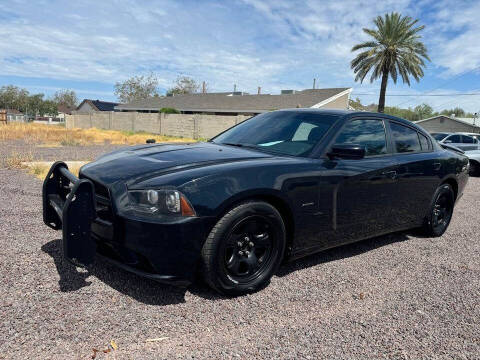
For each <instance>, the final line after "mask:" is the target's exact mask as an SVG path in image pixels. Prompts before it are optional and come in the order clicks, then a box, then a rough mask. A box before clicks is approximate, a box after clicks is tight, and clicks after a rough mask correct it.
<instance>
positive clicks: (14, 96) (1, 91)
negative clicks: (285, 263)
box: [0, 85, 29, 111]
mask: <svg viewBox="0 0 480 360" xmlns="http://www.w3.org/2000/svg"><path fill="white" fill-rule="evenodd" d="M28 95H29V94H28V91H27V90H26V89H21V88H19V87H17V86H14V85H6V86H2V87H1V88H0V108H2V109H16V110H19V111H25V108H26V105H27V101H28Z"/></svg>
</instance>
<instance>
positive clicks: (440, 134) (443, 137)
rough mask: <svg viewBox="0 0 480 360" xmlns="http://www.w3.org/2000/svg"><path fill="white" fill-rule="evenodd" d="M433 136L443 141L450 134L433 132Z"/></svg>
mask: <svg viewBox="0 0 480 360" xmlns="http://www.w3.org/2000/svg"><path fill="white" fill-rule="evenodd" d="M432 136H433V138H434V139H435V140H437V141H441V140H443V139H445V138H446V137H447V136H448V134H442V133H433V134H432Z"/></svg>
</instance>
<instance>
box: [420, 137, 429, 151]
mask: <svg viewBox="0 0 480 360" xmlns="http://www.w3.org/2000/svg"><path fill="white" fill-rule="evenodd" d="M418 138H419V139H420V145H421V147H422V150H423V151H426V150H430V141H428V139H427V137H426V136H425V135H423V134H420V133H418Z"/></svg>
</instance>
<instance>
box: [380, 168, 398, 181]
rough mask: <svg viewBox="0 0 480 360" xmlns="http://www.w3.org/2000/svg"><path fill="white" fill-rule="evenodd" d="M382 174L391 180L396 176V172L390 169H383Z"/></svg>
mask: <svg viewBox="0 0 480 360" xmlns="http://www.w3.org/2000/svg"><path fill="white" fill-rule="evenodd" d="M382 175H384V176H386V177H388V178H390V179H392V180H395V179H396V178H397V172H396V171H395V170H392V171H384V172H382Z"/></svg>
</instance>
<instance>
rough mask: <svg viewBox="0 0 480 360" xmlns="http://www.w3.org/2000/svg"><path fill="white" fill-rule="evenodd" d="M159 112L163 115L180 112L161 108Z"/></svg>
mask: <svg viewBox="0 0 480 360" xmlns="http://www.w3.org/2000/svg"><path fill="white" fill-rule="evenodd" d="M160 112H161V113H164V114H180V111H178V110H177V109H174V108H161V109H160Z"/></svg>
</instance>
